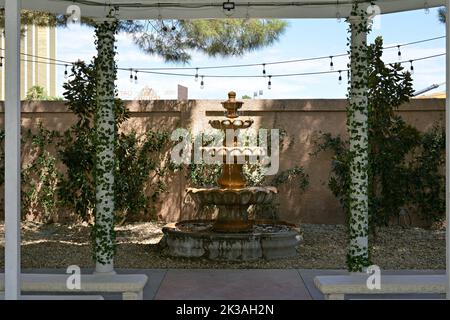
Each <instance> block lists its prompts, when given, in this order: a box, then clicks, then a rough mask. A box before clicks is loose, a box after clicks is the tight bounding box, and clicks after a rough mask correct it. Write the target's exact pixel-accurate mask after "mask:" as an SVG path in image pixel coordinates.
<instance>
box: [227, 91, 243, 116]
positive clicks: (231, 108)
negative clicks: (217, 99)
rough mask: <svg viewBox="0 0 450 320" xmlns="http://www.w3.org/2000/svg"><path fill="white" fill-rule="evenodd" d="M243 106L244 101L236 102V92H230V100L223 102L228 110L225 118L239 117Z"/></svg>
mask: <svg viewBox="0 0 450 320" xmlns="http://www.w3.org/2000/svg"><path fill="white" fill-rule="evenodd" d="M243 104H244V103H243V102H242V101H236V92H234V91H230V92H228V100H227V101H224V102H222V106H223V107H224V108H225V109H226V110H227V111H226V113H225V116H226V117H227V118H237V117H239V115H238V112H237V111H238V109H240V108H241V107H242V105H243Z"/></svg>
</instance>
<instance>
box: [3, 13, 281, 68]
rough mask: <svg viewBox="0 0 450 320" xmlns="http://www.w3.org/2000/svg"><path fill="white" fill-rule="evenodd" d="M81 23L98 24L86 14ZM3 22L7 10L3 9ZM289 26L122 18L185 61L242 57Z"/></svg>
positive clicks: (146, 45)
mask: <svg viewBox="0 0 450 320" xmlns="http://www.w3.org/2000/svg"><path fill="white" fill-rule="evenodd" d="M21 21H22V25H31V24H35V25H38V26H53V27H65V26H66V25H67V17H66V16H65V15H54V14H50V13H46V12H40V11H29V10H23V11H22V16H21ZM81 22H82V23H83V24H85V25H89V26H94V21H93V20H91V19H89V18H86V17H82V19H81ZM3 25H4V9H2V10H1V11H0V26H3ZM286 27H287V22H285V21H283V20H278V19H245V20H244V19H198V20H135V21H132V20H121V21H119V25H118V29H119V31H122V32H125V33H128V34H130V35H131V36H132V39H133V41H134V43H135V44H136V45H137V46H138V47H139V48H140V49H141V50H142V51H143V52H145V53H147V54H150V55H157V56H161V57H162V58H163V59H164V60H165V61H167V62H181V63H187V62H189V61H190V59H191V53H192V51H198V52H201V53H203V54H206V55H208V56H211V57H217V56H220V57H224V56H241V55H243V54H244V53H246V52H250V51H254V50H258V49H261V48H263V47H266V46H270V45H272V44H274V43H275V42H276V41H278V40H279V38H280V36H281V35H282V34H283V33H284V31H285V30H286Z"/></svg>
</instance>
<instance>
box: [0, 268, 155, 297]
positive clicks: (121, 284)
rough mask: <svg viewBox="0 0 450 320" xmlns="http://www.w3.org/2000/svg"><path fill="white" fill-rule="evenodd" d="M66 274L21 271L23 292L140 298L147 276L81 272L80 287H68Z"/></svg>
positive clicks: (0, 284) (1, 284) (0, 287)
mask: <svg viewBox="0 0 450 320" xmlns="http://www.w3.org/2000/svg"><path fill="white" fill-rule="evenodd" d="M69 276H70V275H68V274H30V273H22V275H21V277H22V286H21V290H22V291H23V292H73V293H77V292H110V293H122V299H123V300H142V299H143V290H144V286H145V284H146V283H147V280H148V277H147V276H146V275H145V274H114V275H98V274H84V275H83V274H82V275H81V281H80V282H81V286H80V287H81V288H80V289H68V288H67V283H66V282H67V279H68V277H69ZM4 291H5V275H4V274H0V292H4Z"/></svg>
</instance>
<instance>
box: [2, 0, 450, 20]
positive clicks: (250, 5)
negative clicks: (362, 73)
mask: <svg viewBox="0 0 450 320" xmlns="http://www.w3.org/2000/svg"><path fill="white" fill-rule="evenodd" d="M4 1H5V0H0V6H1V5H2V2H4ZM225 1H226V0H178V1H177V0H139V1H124V0H110V1H104V0H90V1H80V2H78V1H77V0H22V2H23V7H24V8H26V9H30V10H42V11H48V12H51V13H59V14H61V13H64V14H65V13H66V9H67V8H68V6H70V5H74V4H75V5H78V6H79V7H80V9H81V15H82V17H92V18H94V17H99V18H101V17H105V16H106V15H107V14H108V12H109V8H110V7H109V6H117V7H118V9H119V10H118V12H117V18H118V19H123V20H139V19H158V17H161V18H163V19H223V18H227V17H228V16H229V17H231V18H246V17H247V16H249V17H251V18H281V19H297V18H302V19H326V18H331V19H335V18H336V15H337V13H339V15H340V16H341V17H343V18H346V17H348V16H350V14H351V9H352V3H351V2H352V1H350V0H339V2H338V1H336V0H294V1H289V0H233V1H234V2H235V3H236V8H235V10H233V11H232V12H224V10H222V3H223V2H225ZM445 1H446V0H394V1H393V0H378V1H376V2H375V3H376V5H377V6H379V8H380V12H381V14H385V13H395V12H402V11H408V10H417V9H423V8H424V7H425V5H426V4H427V5H428V7H429V8H432V7H438V6H444V5H445ZM369 5H370V1H368V0H367V1H361V3H360V6H361V7H364V8H367V7H368V6H369Z"/></svg>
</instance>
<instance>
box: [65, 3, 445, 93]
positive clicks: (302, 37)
mask: <svg viewBox="0 0 450 320" xmlns="http://www.w3.org/2000/svg"><path fill="white" fill-rule="evenodd" d="M380 19H381V20H380V22H379V26H380V28H379V29H377V30H374V31H373V32H372V34H371V35H370V36H369V41H373V39H374V38H375V37H376V36H378V35H381V36H383V39H384V43H385V46H389V45H396V44H402V43H406V42H411V41H416V40H422V39H427V38H433V37H438V36H442V35H445V27H444V25H443V24H440V23H439V21H438V19H437V9H432V10H430V13H428V14H426V12H425V11H424V10H417V11H410V12H403V13H396V14H389V15H383V16H382V17H381V18H380ZM288 22H289V27H288V28H287V30H286V33H285V34H284V35H283V36H281V38H280V41H279V42H277V43H275V44H274V45H272V46H271V47H267V48H265V49H263V50H259V51H256V52H251V53H248V54H246V55H244V56H242V57H232V58H226V59H224V58H209V57H206V56H204V55H202V54H199V53H195V52H194V53H193V59H192V61H191V63H190V66H193V67H198V66H214V65H218V64H221V65H222V64H240V63H264V62H271V61H279V60H291V59H298V58H305V57H314V56H328V55H334V54H339V53H344V52H346V50H347V47H346V43H347V41H346V38H347V23H345V21H343V20H342V22H338V21H337V20H335V19H327V20H325V19H320V20H319V19H311V20H309V19H303V20H288ZM117 46H118V52H119V54H118V59H117V62H118V65H119V66H120V67H125V68H143V67H164V66H177V65H174V64H165V63H164V62H163V61H162V60H161V59H160V58H159V57H156V56H149V55H146V54H144V53H142V52H141V51H140V50H139V49H138V48H137V47H136V46H135V45H134V44H133V42H132V41H131V39H130V38H129V36H128V35H125V34H120V35H119V36H118V44H117ZM443 52H445V39H440V40H437V41H433V42H429V43H422V44H418V45H414V46H408V47H404V48H402V59H404V60H410V59H415V58H420V57H423V56H429V55H434V54H438V53H443ZM94 55H95V47H94V35H93V30H92V29H90V28H87V27H82V26H77V25H72V26H70V27H68V28H66V29H59V30H58V47H57V56H58V58H59V59H62V60H68V61H75V60H77V59H82V60H90V59H91V58H92V57H93V56H94ZM384 58H385V61H386V62H393V61H397V50H396V49H391V50H386V51H385V54H384ZM334 62H335V70H339V69H346V64H347V60H346V58H345V57H344V58H336V59H335V60H334ZM408 67H409V64H408ZM414 67H415V73H414V75H413V78H414V87H415V89H423V88H425V87H427V86H429V85H431V84H434V83H442V82H444V81H445V57H438V58H434V59H430V60H425V61H420V62H416V63H415V64H414ZM266 70H267V74H271V73H274V74H275V73H278V74H279V73H299V72H314V71H326V70H329V61H328V60H324V61H314V62H302V63H293V64H282V65H276V66H267V67H266ZM63 72H64V68H63V67H59V69H58V80H59V81H58V94H59V95H62V82H63V81H64V77H63ZM208 72H209V73H215V74H261V73H262V67H252V68H245V69H244V68H242V69H224V70H223V69H222V70H208V71H205V74H207V73H208ZM343 76H344V81H343V83H342V84H341V85H339V83H338V75H337V74H328V75H315V76H298V77H287V78H274V79H272V89H271V90H268V89H267V79H263V78H261V79H242V78H239V79H213V78H206V79H205V86H204V89H200V83H199V82H195V81H194V78H184V77H172V76H158V75H151V74H138V77H139V80H138V84H134V83H130V82H129V72H124V71H122V72H119V74H118V81H117V86H118V89H119V94H120V96H121V97H122V98H123V99H133V98H135V97H137V96H139V94H140V92H141V90H142V89H143V88H144V87H150V88H152V89H154V90H155V91H156V94H157V95H158V97H160V98H161V99H176V96H177V93H176V90H177V84H181V85H184V86H186V87H188V88H189V98H191V99H223V98H225V97H226V92H228V91H230V90H234V91H236V92H237V93H238V96H239V97H240V96H242V95H244V94H246V95H250V96H253V92H255V91H259V90H263V96H262V97H261V98H265V99H276V98H280V99H281V98H284V99H293V98H343V97H345V94H346V84H345V83H346V76H345V74H343ZM443 90H444V87H440V88H439V89H437V91H443Z"/></svg>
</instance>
